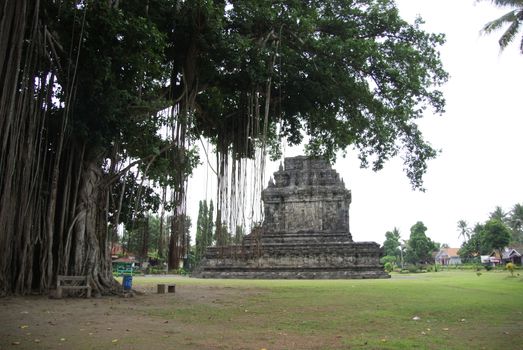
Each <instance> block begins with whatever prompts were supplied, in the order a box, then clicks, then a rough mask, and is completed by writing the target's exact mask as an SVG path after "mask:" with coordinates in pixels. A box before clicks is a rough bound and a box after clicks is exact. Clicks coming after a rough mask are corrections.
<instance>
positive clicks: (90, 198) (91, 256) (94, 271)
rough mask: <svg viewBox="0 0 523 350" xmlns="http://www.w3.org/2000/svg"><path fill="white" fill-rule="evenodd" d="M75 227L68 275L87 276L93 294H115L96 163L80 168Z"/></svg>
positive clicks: (109, 245)
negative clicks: (70, 266) (81, 170)
mask: <svg viewBox="0 0 523 350" xmlns="http://www.w3.org/2000/svg"><path fill="white" fill-rule="evenodd" d="M80 181H81V186H80V189H79V197H78V204H77V206H76V218H77V219H76V223H75V224H74V230H73V236H74V237H73V238H74V242H75V243H74V247H72V249H73V253H72V254H71V256H72V258H71V262H72V269H71V271H70V273H71V274H74V275H87V276H89V277H90V280H91V286H92V287H93V291H94V293H95V295H96V294H107V293H112V292H117V289H118V287H119V284H118V283H117V282H116V281H115V280H114V278H113V275H112V269H111V237H110V235H109V232H108V230H107V227H106V225H107V222H106V221H105V217H106V216H105V213H104V208H105V205H104V203H105V196H106V195H107V192H106V190H105V189H104V188H102V171H101V168H100V166H99V164H98V162H96V160H87V161H86V162H85V163H84V165H83V172H82V176H81V180H80Z"/></svg>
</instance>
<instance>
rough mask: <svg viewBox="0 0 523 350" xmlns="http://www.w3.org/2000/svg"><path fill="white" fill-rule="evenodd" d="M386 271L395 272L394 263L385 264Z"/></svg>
mask: <svg viewBox="0 0 523 350" xmlns="http://www.w3.org/2000/svg"><path fill="white" fill-rule="evenodd" d="M384 269H385V271H387V272H388V273H391V272H392V270H394V265H392V263H390V262H388V263H385V266H384Z"/></svg>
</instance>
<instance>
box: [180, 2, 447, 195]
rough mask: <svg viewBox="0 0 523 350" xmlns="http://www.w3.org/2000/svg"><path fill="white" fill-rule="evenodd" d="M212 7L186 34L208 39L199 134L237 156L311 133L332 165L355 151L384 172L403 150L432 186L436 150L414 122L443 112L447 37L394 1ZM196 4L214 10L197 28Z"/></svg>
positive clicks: (414, 177)
mask: <svg viewBox="0 0 523 350" xmlns="http://www.w3.org/2000/svg"><path fill="white" fill-rule="evenodd" d="M206 4H207V5H206V6H205V8H202V6H203V5H202V4H200V3H198V2H197V3H193V2H184V3H183V5H182V6H181V7H182V9H181V10H180V12H181V13H184V14H185V16H186V17H185V18H184V19H183V20H182V19H180V23H178V25H179V27H178V28H180V33H177V35H180V36H183V38H187V37H189V38H190V37H191V35H192V36H193V37H198V38H199V40H198V41H197V42H193V45H194V46H196V47H197V49H198V53H199V56H198V59H194V60H193V62H194V67H193V68H194V69H195V72H196V73H195V74H197V76H198V78H199V83H200V85H201V86H206V89H205V90H203V91H201V93H199V94H198V95H197V96H196V103H197V105H198V107H199V108H198V110H197V112H196V115H195V130H196V131H197V132H199V133H201V134H202V135H204V136H207V137H209V138H211V139H213V140H214V142H215V143H216V145H217V146H218V148H219V149H220V150H232V152H233V154H234V155H235V156H236V157H240V156H241V157H244V156H247V157H249V156H252V155H253V148H254V147H255V146H256V145H257V144H260V143H262V142H264V143H267V144H269V145H276V144H277V143H274V142H272V141H274V140H275V139H278V138H280V137H286V138H287V140H288V141H289V142H290V143H291V144H299V143H300V142H301V141H302V138H303V135H302V133H303V132H304V133H305V134H307V135H308V136H309V140H310V141H309V144H308V147H307V150H308V152H309V153H311V154H315V155H318V154H321V155H324V156H326V157H328V158H329V159H333V158H334V157H335V153H336V151H337V150H346V149H347V148H349V147H351V146H353V147H355V148H356V149H357V150H358V151H359V157H360V160H361V163H362V165H363V166H368V165H369V164H371V165H372V168H373V169H375V170H379V169H381V168H382V167H383V164H384V162H385V161H387V160H388V159H389V158H391V157H393V156H396V155H397V154H399V153H402V154H403V155H404V161H405V169H406V171H407V175H408V177H409V178H410V180H411V182H412V184H413V185H414V186H415V187H420V186H421V175H422V174H423V173H424V172H425V170H426V161H427V160H429V159H431V158H433V157H435V155H436V151H435V150H434V149H433V148H432V147H431V146H430V145H429V144H428V143H426V142H425V141H424V140H423V138H422V134H421V132H420V131H419V129H418V127H417V125H416V123H415V122H414V121H415V120H416V119H418V118H420V117H421V116H422V115H423V111H424V109H425V108H426V107H427V106H432V107H433V108H434V109H435V111H436V112H438V113H439V112H442V111H443V107H444V100H443V97H442V94H441V92H440V91H438V90H436V89H437V87H438V86H439V85H440V84H442V83H443V82H445V81H446V79H447V74H446V73H445V71H444V70H443V69H442V66H441V62H440V60H439V55H438V53H437V51H436V47H438V46H439V45H441V44H442V43H443V42H444V38H443V36H442V35H434V34H428V33H426V32H424V31H423V30H422V29H421V24H422V23H421V21H417V22H416V23H415V24H413V25H410V24H408V23H407V22H405V21H404V20H402V19H401V18H400V17H399V13H398V9H397V8H396V5H395V4H394V2H393V1H381V0H380V1H377V0H373V1H366V0H365V1H363V0H357V1H352V0H350V1H349V0H336V1H330V2H328V3H323V2H300V1H295V0H286V1H282V2H279V3H277V4H271V3H270V2H260V1H246V2H235V3H234V6H229V7H227V8H226V9H225V11H224V3H223V2H215V3H214V5H210V4H209V3H206ZM194 9H198V11H201V12H203V14H202V15H200V16H199V17H198V19H199V20H200V22H202V25H200V26H199V27H197V28H195V27H193V26H192V25H191V22H190V20H191V16H194V11H193V10H194ZM184 11H186V12H184ZM203 23H205V25H203ZM179 41H181V42H182V46H183V45H184V44H185V43H186V42H187V41H190V39H185V40H184V39H180V40H179ZM174 43H175V44H176V41H175V42H174ZM187 45H190V44H187ZM180 52H185V51H183V50H181V51H180ZM186 59H187V58H186ZM268 82H270V84H269V83H268ZM267 92H269V94H267ZM256 106H259V107H260V108H259V111H258V112H253V108H256ZM265 106H268V108H269V109H268V110H265ZM256 113H258V115H256ZM265 113H266V116H267V124H266V123H265V118H264V114H265ZM248 123H251V124H248ZM252 123H254V124H255V125H252ZM277 125H279V126H280V129H279V130H278V128H277V127H276V126H277ZM249 126H250V127H252V128H254V129H253V131H252V132H248V131H247V129H248V127H249ZM263 130H266V131H267V135H263ZM278 132H279V133H278Z"/></svg>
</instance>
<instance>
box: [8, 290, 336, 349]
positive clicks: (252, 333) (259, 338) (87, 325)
mask: <svg viewBox="0 0 523 350" xmlns="http://www.w3.org/2000/svg"><path fill="white" fill-rule="evenodd" d="M155 288H156V286H155V285H149V286H147V285H146V286H143V287H140V286H138V289H139V290H141V291H142V292H144V294H143V295H139V296H135V297H132V298H120V297H103V298H98V299H82V298H64V299H60V300H56V299H49V298H47V297H18V298H4V299H0V305H1V309H2V313H1V314H2V315H1V318H0V349H2V350H3V349H263V348H266V349H319V348H331V347H334V348H335V347H336V345H341V343H340V339H339V338H338V337H332V339H323V338H321V339H318V337H316V336H315V335H314V334H311V335H310V336H303V335H300V334H292V333H288V332H283V331H278V330H277V329H271V327H267V325H268V324H270V320H266V319H263V320H262V319H259V320H257V319H256V314H252V315H251V314H250V311H249V310H250V309H255V308H256V305H255V303H256V300H257V299H258V297H259V296H260V295H262V294H266V293H270V292H269V291H267V290H263V289H256V288H234V287H219V286H207V285H177V287H176V293H175V294H163V295H159V294H155ZM247 320H248V322H246V321H247ZM257 322H259V327H257ZM244 326H245V327H244Z"/></svg>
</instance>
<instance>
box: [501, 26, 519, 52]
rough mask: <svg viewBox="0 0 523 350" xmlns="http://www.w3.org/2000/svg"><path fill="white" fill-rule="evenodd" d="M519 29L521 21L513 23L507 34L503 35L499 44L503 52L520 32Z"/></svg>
mask: <svg viewBox="0 0 523 350" xmlns="http://www.w3.org/2000/svg"><path fill="white" fill-rule="evenodd" d="M519 28H520V23H519V21H514V22H512V24H511V25H510V27H508V29H507V30H506V31H505V33H503V35H502V36H501V38H499V41H498V42H499V46H500V47H501V49H502V50H503V49H504V48H505V47H507V45H508V44H510V42H511V41H512V40H514V37H515V36H516V34H517V33H518V31H519Z"/></svg>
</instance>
